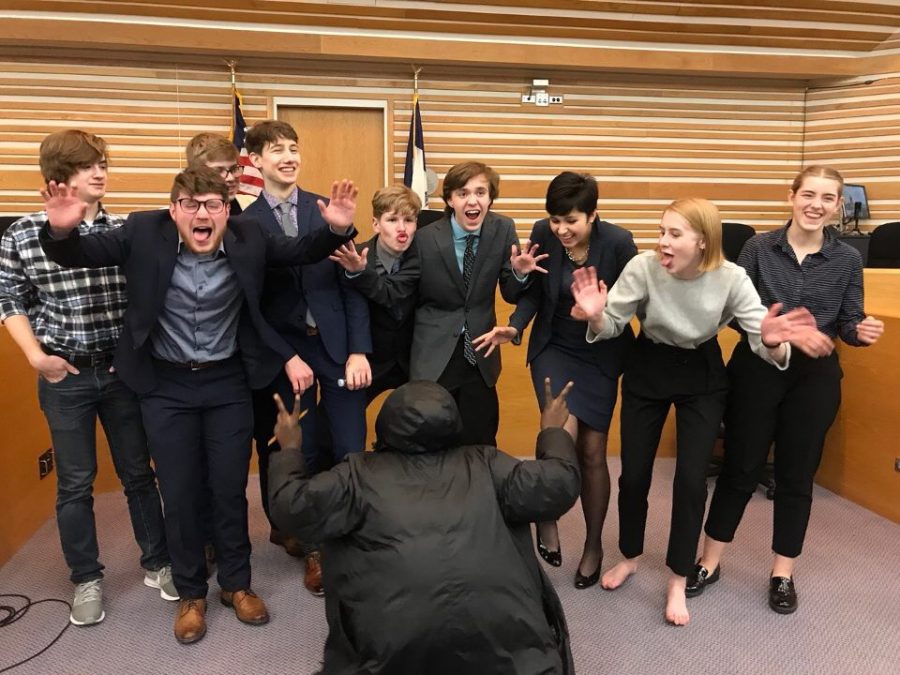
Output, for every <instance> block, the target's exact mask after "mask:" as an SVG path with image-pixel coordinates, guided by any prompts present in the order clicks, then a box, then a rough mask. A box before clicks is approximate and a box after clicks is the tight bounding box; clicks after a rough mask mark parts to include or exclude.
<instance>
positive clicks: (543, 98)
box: [534, 91, 550, 106]
mask: <svg viewBox="0 0 900 675" xmlns="http://www.w3.org/2000/svg"><path fill="white" fill-rule="evenodd" d="M534 102H535V104H537V105H538V106H545V105H550V94H548V93H547V92H546V91H537V92H535V95H534Z"/></svg>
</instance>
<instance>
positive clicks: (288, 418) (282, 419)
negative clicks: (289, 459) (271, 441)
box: [272, 394, 303, 450]
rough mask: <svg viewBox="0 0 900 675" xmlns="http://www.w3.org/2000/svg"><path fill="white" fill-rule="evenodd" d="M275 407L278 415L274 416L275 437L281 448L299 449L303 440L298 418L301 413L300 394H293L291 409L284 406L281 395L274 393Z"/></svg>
mask: <svg viewBox="0 0 900 675" xmlns="http://www.w3.org/2000/svg"><path fill="white" fill-rule="evenodd" d="M272 398H273V399H275V407H276V408H277V409H278V416H277V417H276V418H275V439H276V440H277V441H278V445H280V446H281V449H282V450H288V449H291V450H299V449H300V445H301V443H302V442H303V433H302V432H301V431H300V418H301V417H302V416H303V413H301V412H300V394H296V395H295V396H294V405H293V408H292V410H291V411H288V409H287V408H285V407H284V401H282V400H281V396H279V395H278V394H275V395H274V396H272Z"/></svg>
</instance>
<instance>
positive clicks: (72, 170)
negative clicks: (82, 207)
mask: <svg viewBox="0 0 900 675" xmlns="http://www.w3.org/2000/svg"><path fill="white" fill-rule="evenodd" d="M97 162H109V153H108V152H107V148H106V141H104V140H103V139H102V138H100V137H99V136H96V135H94V134H92V133H89V132H87V131H81V130H80V129H67V130H65V131H57V132H55V133H52V134H50V135H49V136H47V137H46V138H45V139H44V140H43V141H42V142H41V149H40V165H41V175H42V176H43V177H44V181H45V182H47V183H49V182H50V181H51V180H52V181H56V182H57V183H65V182H66V181H67V180H69V179H70V178H71V177H72V176H74V175H75V174H76V173H77V172H78V171H79V170H80V169H84V168H87V167H89V166H92V165H93V164H96V163H97Z"/></svg>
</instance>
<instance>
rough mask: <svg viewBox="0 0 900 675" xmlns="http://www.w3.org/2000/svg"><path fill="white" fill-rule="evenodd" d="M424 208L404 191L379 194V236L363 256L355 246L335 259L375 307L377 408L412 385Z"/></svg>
mask: <svg viewBox="0 0 900 675" xmlns="http://www.w3.org/2000/svg"><path fill="white" fill-rule="evenodd" d="M421 205H422V202H421V201H420V200H419V196H418V195H417V194H416V193H415V192H413V191H412V190H411V189H409V188H408V187H406V186H404V185H394V186H391V187H386V188H382V189H380V190H378V192H376V193H375V196H374V197H372V215H373V220H372V229H374V230H375V236H374V237H372V238H371V239H370V240H369V241H367V242H365V243H364V244H362V245H361V246H360V248H359V249H358V250H357V249H356V247H355V246H354V244H353V242H350V243H349V244H345V245H344V246H342V247H341V248H339V249H338V250H337V251H335V252H334V253H333V254H332V255H331V260H333V261H335V262H337V263H338V264H340V265H341V267H343V268H344V270H345V275H346V277H347V279H349V281H350V284H351V285H352V286H353V288H355V289H356V290H358V291H359V292H360V293H362V294H363V295H364V296H365V297H366V299H367V300H368V301H369V322H370V325H371V328H372V354H371V356H370V357H369V361H370V362H371V364H372V384H371V385H370V386H369V388H368V389H366V400H367V402H368V403H371V402H372V401H373V400H374V399H375V398H376V397H377V396H378V395H379V394H380V393H382V392H384V391H387V390H388V389H396V388H397V387H399V386H400V385H401V384H405V383H406V382H408V381H409V352H410V349H411V348H412V335H413V321H414V316H415V309H416V289H417V288H418V285H419V274H420V268H419V256H418V254H417V253H416V250H415V244H414V243H413V238H414V237H415V234H416V218H417V216H418V214H419V210H420V209H421Z"/></svg>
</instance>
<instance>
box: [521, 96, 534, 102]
mask: <svg viewBox="0 0 900 675" xmlns="http://www.w3.org/2000/svg"><path fill="white" fill-rule="evenodd" d="M522 103H534V94H522Z"/></svg>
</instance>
